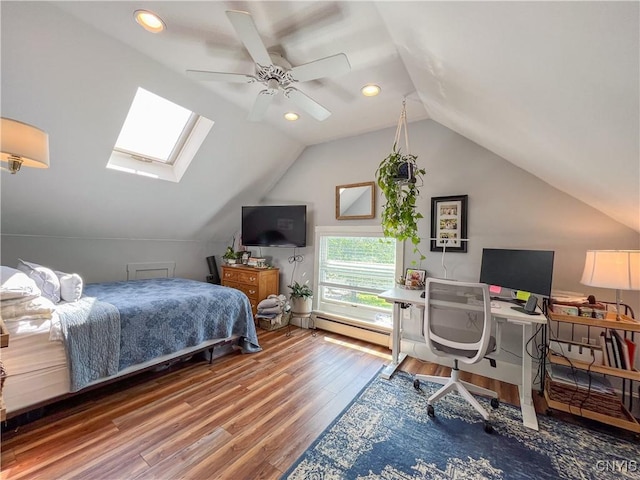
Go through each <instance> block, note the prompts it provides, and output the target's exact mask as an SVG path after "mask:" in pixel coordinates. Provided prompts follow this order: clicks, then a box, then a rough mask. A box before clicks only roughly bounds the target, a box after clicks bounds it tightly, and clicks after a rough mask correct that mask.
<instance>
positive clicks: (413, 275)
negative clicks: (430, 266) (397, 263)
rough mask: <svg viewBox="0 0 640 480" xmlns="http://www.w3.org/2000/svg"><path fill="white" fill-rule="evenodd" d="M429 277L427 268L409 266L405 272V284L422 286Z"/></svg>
mask: <svg viewBox="0 0 640 480" xmlns="http://www.w3.org/2000/svg"><path fill="white" fill-rule="evenodd" d="M426 278H427V271H426V270H418V269H415V268H407V271H406V273H405V274H404V284H405V286H407V287H422V286H424V282H425V279H426Z"/></svg>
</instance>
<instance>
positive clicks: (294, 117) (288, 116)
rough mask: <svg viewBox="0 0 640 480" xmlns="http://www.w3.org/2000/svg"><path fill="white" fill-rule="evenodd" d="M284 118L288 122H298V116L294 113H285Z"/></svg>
mask: <svg viewBox="0 0 640 480" xmlns="http://www.w3.org/2000/svg"><path fill="white" fill-rule="evenodd" d="M284 118H286V119H287V120H289V121H290V122H295V121H296V120H298V118H300V116H299V115H298V114H297V113H295V112H287V113H285V114H284Z"/></svg>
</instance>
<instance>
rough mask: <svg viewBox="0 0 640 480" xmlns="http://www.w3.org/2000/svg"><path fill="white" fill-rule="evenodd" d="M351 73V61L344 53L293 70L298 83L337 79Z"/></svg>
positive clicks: (292, 72)
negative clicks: (324, 78) (319, 79)
mask: <svg viewBox="0 0 640 480" xmlns="http://www.w3.org/2000/svg"><path fill="white" fill-rule="evenodd" d="M350 71H351V65H350V64H349V59H348V58H347V56H346V55H345V54H344V53H338V54H337V55H332V56H330V57H326V58H321V59H320V60H315V61H313V62H309V63H305V64H304V65H300V66H298V67H293V68H292V69H291V74H292V75H293V78H294V79H296V80H297V81H298V82H306V81H307V80H315V79H316V78H321V77H337V76H338V75H343V74H345V73H349V72H350Z"/></svg>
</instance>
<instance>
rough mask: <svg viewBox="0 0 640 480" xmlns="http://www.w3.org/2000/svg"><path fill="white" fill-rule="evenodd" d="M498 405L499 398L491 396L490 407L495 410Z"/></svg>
mask: <svg viewBox="0 0 640 480" xmlns="http://www.w3.org/2000/svg"><path fill="white" fill-rule="evenodd" d="M499 406H500V400H498V399H497V398H492V399H491V408H493V409H494V410H495V409H496V408H498V407H499Z"/></svg>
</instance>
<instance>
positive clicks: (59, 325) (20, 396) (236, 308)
mask: <svg viewBox="0 0 640 480" xmlns="http://www.w3.org/2000/svg"><path fill="white" fill-rule="evenodd" d="M2 303H6V302H5V301H4V299H3V301H2ZM4 310H6V309H4V308H3V311H4ZM40 317H41V316H40V315H27V316H22V317H20V318H16V319H14V320H7V318H5V319H4V320H5V324H6V327H7V329H8V331H9V335H10V337H9V338H10V340H9V346H8V347H7V348H3V349H2V351H1V352H0V354H1V358H2V362H3V363H4V366H5V368H6V370H7V378H6V380H5V384H4V388H3V392H2V393H3V397H4V401H5V404H6V409H7V417H8V418H10V417H12V416H15V415H18V414H20V413H24V412H26V411H29V410H30V409H33V408H36V407H39V406H42V405H45V404H47V403H50V402H52V401H54V400H56V399H59V398H63V397H65V396H68V395H70V394H74V393H77V392H83V391H86V390H87V389H89V388H92V387H94V386H96V385H99V384H102V383H105V382H107V381H113V380H114V379H117V378H120V377H123V376H126V375H130V374H131V373H133V372H138V371H141V370H143V369H147V368H150V367H153V366H158V365H162V364H165V363H168V362H170V361H171V360H175V359H176V358H182V357H184V356H186V355H191V354H194V353H196V352H199V351H206V352H208V354H209V356H210V357H212V356H213V355H214V353H213V347H214V346H217V345H225V346H226V347H227V348H226V349H223V350H224V353H228V352H230V351H232V349H239V350H241V351H242V352H244V353H253V352H257V351H260V350H261V349H260V346H259V344H258V339H257V334H256V329H255V323H254V320H253V316H252V313H251V306H250V304H249V300H248V298H247V297H246V295H245V294H244V293H242V292H240V291H239V290H235V289H232V288H227V287H222V286H219V285H213V284H209V283H205V282H199V281H195V280H187V279H181V278H155V279H147V280H132V281H122V282H109V283H96V284H88V285H85V286H84V289H83V293H82V295H81V297H80V298H79V299H77V301H73V302H65V301H62V302H60V303H57V304H55V308H54V309H53V312H52V314H51V315H50V318H40ZM45 317H46V316H45Z"/></svg>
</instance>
